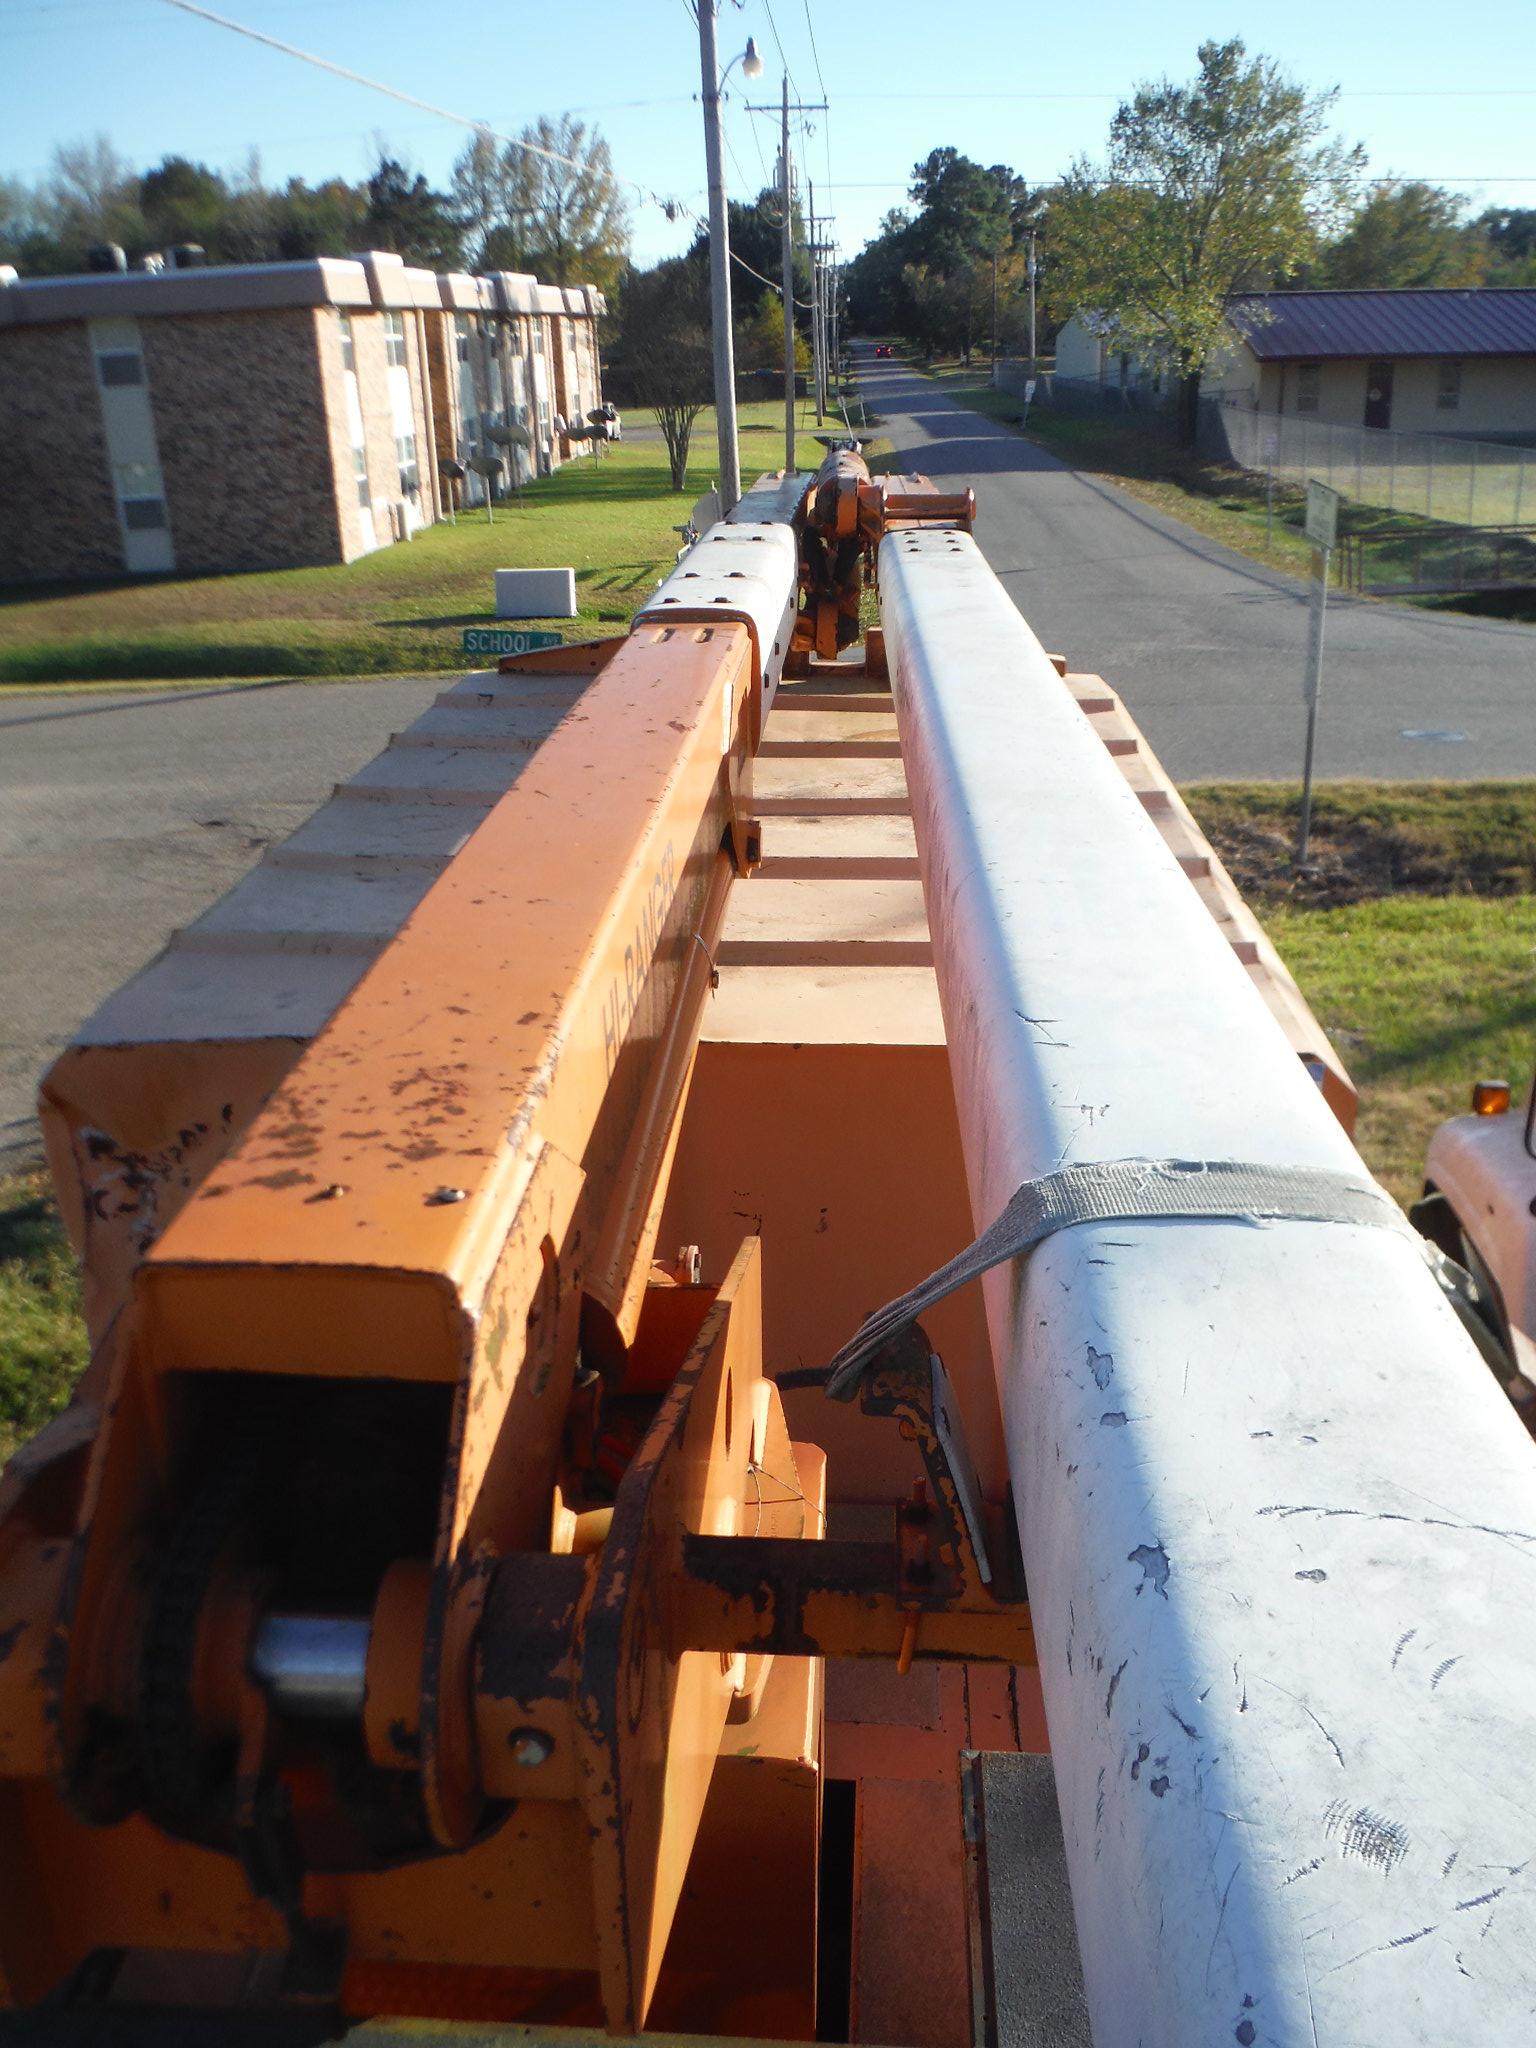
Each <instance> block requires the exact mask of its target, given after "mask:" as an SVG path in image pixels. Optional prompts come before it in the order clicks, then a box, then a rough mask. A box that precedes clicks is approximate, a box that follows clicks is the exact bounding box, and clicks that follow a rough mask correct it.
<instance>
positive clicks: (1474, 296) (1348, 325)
mask: <svg viewBox="0 0 1536 2048" xmlns="http://www.w3.org/2000/svg"><path fill="white" fill-rule="evenodd" d="M1227 310H1228V315H1229V317H1230V319H1231V321H1232V324H1233V326H1234V327H1236V328H1237V330H1238V331H1239V333H1240V334H1241V335H1242V336H1243V338H1244V340H1245V341H1246V342H1247V344H1248V346H1249V348H1251V349H1252V350H1253V353H1254V354H1255V355H1256V356H1257V357H1259V359H1260V361H1262V362H1275V361H1278V360H1279V359H1281V358H1282V357H1283V358H1285V359H1287V360H1291V361H1294V360H1295V359H1296V358H1297V357H1306V358H1314V359H1315V358H1320V357H1324V356H1526V355H1536V287H1531V286H1527V287H1524V288H1511V289H1507V290H1505V289H1490V290H1475V291H1372V292H1240V293H1238V294H1237V296H1236V297H1234V298H1233V299H1232V301H1231V303H1230V305H1229V306H1228V309H1227Z"/></svg>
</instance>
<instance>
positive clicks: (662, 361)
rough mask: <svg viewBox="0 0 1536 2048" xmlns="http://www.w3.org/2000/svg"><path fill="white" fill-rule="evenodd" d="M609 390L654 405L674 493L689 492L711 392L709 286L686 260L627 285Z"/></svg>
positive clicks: (630, 401)
mask: <svg viewBox="0 0 1536 2048" xmlns="http://www.w3.org/2000/svg"><path fill="white" fill-rule="evenodd" d="M607 385H608V389H609V391H610V392H611V393H612V395H613V396H614V397H615V398H617V399H618V400H619V402H620V403H621V404H623V405H635V406H649V407H652V408H654V410H655V413H656V417H657V420H658V421H659V422H660V425H661V433H662V439H663V440H664V441H665V442H666V444H667V460H668V463H669V465H670V467H671V472H672V488H673V490H674V491H681V490H685V489H686V488H687V484H688V448H689V443H690V442H691V440H692V438H693V423H694V421H695V420H696V419H697V418H698V416H699V414H700V413H701V412H702V411H703V410H704V408H705V406H706V405H708V404H709V402H710V399H711V397H712V396H713V392H714V358H713V355H712V353H711V349H710V334H709V301H708V297H707V287H706V286H705V284H704V282H703V280H702V278H701V276H700V274H699V269H698V266H697V265H696V264H693V263H690V262H688V260H687V259H686V257H681V256H674V257H673V258H671V260H670V261H668V262H666V263H658V264H657V266H656V268H655V269H654V270H643V271H633V272H631V274H630V275H629V277H628V278H627V279H626V280H625V282H624V291H623V298H622V301H621V304H620V308H619V343H618V347H617V349H616V351H615V353H614V358H613V362H612V365H611V367H610V371H609V375H608V378H607Z"/></svg>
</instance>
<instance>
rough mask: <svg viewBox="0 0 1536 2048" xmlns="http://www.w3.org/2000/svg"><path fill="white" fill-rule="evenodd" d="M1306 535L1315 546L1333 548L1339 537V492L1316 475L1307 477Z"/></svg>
mask: <svg viewBox="0 0 1536 2048" xmlns="http://www.w3.org/2000/svg"><path fill="white" fill-rule="evenodd" d="M1306 535H1307V539H1308V540H1309V541H1311V543H1312V545H1313V547H1315V548H1331V547H1334V546H1336V545H1337V542H1338V537H1339V494H1338V492H1337V491H1331V490H1330V489H1329V488H1328V486H1327V485H1326V484H1320V483H1319V482H1318V481H1317V478H1316V477H1308V478H1307V518H1306Z"/></svg>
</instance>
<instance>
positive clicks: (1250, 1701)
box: [880, 534, 1536, 2048]
mask: <svg viewBox="0 0 1536 2048" xmlns="http://www.w3.org/2000/svg"><path fill="white" fill-rule="evenodd" d="M880 570H881V589H882V598H883V613H884V624H885V629H886V635H887V647H888V650H889V655H890V661H891V672H892V678H893V689H894V691H895V695H896V700H897V709H898V715H899V719H900V726H901V734H902V741H903V747H904V750H905V755H906V762H907V770H908V777H909V781H910V785H911V791H912V801H913V814H914V823H915V827H916V833H917V840H918V847H919V853H920V857H921V861H922V866H923V873H924V885H925V891H926V896H927V906H928V916H929V923H930V926H931V929H932V934H933V944H934V952H935V956H936V964H937V969H938V975H939V982H940V988H941V994H942V999H943V1003H944V1012H945V1025H946V1032H947V1036H948V1040H949V1045H950V1057H951V1063H952V1067H953V1071H954V1079H955V1088H956V1095H957V1100H958V1104H959V1110H960V1118H961V1125H962V1130H963V1133H964V1137H965V1144H966V1154H967V1166H968V1170H969V1173H970V1177H971V1195H972V1202H973V1205H974V1208H975V1211H976V1215H977V1219H978V1222H985V1221H989V1220H990V1219H991V1217H992V1216H994V1215H995V1214H996V1213H997V1212H998V1210H1000V1209H1001V1208H1002V1206H1003V1204H1004V1203H1005V1201H1006V1200H1007V1198H1008V1197H1009V1196H1010V1195H1011V1194H1012V1193H1013V1191H1014V1189H1015V1188H1016V1187H1017V1186H1018V1185H1019V1183H1020V1182H1021V1181H1024V1180H1026V1179H1029V1178H1032V1177H1035V1176H1038V1175H1041V1174H1044V1173H1048V1172H1050V1171H1052V1170H1053V1169H1054V1168H1056V1167H1059V1166H1061V1165H1063V1164H1065V1163H1067V1162H1068V1161H1073V1160H1076V1161H1086V1160H1095V1159H1114V1158H1124V1157H1130V1156H1148V1155H1150V1156H1163V1155H1173V1156H1180V1157H1184V1158H1191V1157H1202V1156H1203V1157H1206V1158H1213V1159H1234V1158H1235V1159H1244V1160H1251V1161H1256V1162H1265V1163H1274V1164H1279V1165H1291V1166H1303V1167H1332V1168H1343V1169H1346V1170H1347V1169H1350V1168H1355V1169H1356V1170H1358V1161H1357V1159H1356V1155H1355V1153H1354V1150H1353V1148H1352V1147H1351V1145H1350V1144H1349V1142H1348V1140H1347V1139H1346V1138H1345V1137H1344V1136H1343V1134H1342V1132H1341V1131H1340V1130H1339V1127H1338V1125H1337V1124H1336V1123H1335V1122H1334V1120H1333V1118H1332V1116H1331V1115H1330V1114H1329V1112H1328V1111H1327V1109H1326V1108H1325V1106H1324V1104H1323V1102H1322V1100H1321V1098H1320V1097H1319V1095H1318V1093H1317V1090H1316V1089H1315V1088H1314V1087H1313V1085H1312V1083H1311V1082H1310V1080H1309V1079H1308V1078H1307V1076H1306V1074H1305V1072H1304V1070H1303V1069H1302V1067H1301V1065H1300V1063H1299V1062H1298V1061H1297V1059H1296V1057H1295V1055H1294V1053H1293V1052H1291V1050H1290V1049H1289V1047H1288V1046H1287V1044H1286V1042H1285V1039H1284V1037H1283V1036H1282V1034H1281V1032H1280V1029H1279V1027H1278V1026H1277V1025H1276V1024H1275V1023H1274V1021H1273V1020H1272V1019H1271V1017H1270V1016H1269V1014H1268V1012H1267V1011H1266V1009H1265V1008H1264V1005H1263V1003H1262V1001H1261V1000H1260V998H1259V997H1258V996H1257V994H1256V993H1255V991H1254V989H1253V987H1252V985H1251V983H1250V981H1249V978H1248V976H1247V975H1246V974H1245V973H1244V971H1243V969H1242V967H1241V966H1240V965H1239V964H1238V963H1237V961H1236V960H1235V959H1234V958H1233V956H1232V952H1231V949H1230V948H1229V947H1228V946H1227V945H1226V944H1225V943H1224V941H1223V940H1222V938H1221V935H1220V933H1219V932H1218V931H1217V929H1216V927H1215V925H1214V924H1213V923H1212V922H1211V919H1210V917H1209V916H1208V915H1207V913H1206V911H1205V910H1204V908H1203V906H1202V905H1201V903H1200V901H1199V898H1198V897H1197V895H1196V894H1195V892H1194V890H1193V889H1191V888H1190V886H1189V883H1188V882H1187V880H1186V879H1185V878H1184V876H1183V875H1182V873H1181V872H1180V869H1179V867H1178V863H1177V861H1176V860H1175V859H1174V857H1173V855H1172V854H1171V853H1169V852H1168V850H1167V849H1166V847H1165V846H1164V845H1163V843H1162V841H1161V839H1160V838H1159V836H1158V834H1157V832H1156V830H1155V828H1154V827H1153V826H1152V824H1151V823H1150V822H1149V821H1148V819H1147V818H1146V816H1145V815H1144V814H1143V812H1142V809H1141V806H1140V805H1139V804H1138V803H1137V801H1136V798H1135V796H1134V794H1133V793H1132V792H1131V790H1130V789H1129V788H1128V787H1127V786H1126V784H1125V782H1124V780H1123V779H1122V777H1121V776H1120V774H1119V772H1118V770H1117V769H1116V767H1115V765H1114V763H1113V762H1112V761H1111V760H1110V759H1109V757H1108V755H1107V754H1106V753H1105V752H1104V749H1103V747H1102V746H1101V745H1100V744H1099V742H1098V741H1097V740H1096V739H1095V738H1094V736H1093V734H1092V733H1091V731H1090V730H1089V727H1088V724H1087V722H1086V720H1085V719H1084V717H1083V715H1082V713H1081V712H1080V711H1079V710H1078V709H1077V707H1076V705H1075V704H1074V703H1073V701H1072V699H1071V697H1070V695H1069V694H1068V692H1067V691H1066V690H1064V689H1063V688H1062V685H1061V683H1060V681H1059V680H1058V678H1057V677H1056V675H1055V673H1054V672H1053V671H1052V669H1051V667H1050V665H1049V663H1048V662H1047V660H1046V658H1045V656H1044V655H1043V654H1042V653H1041V651H1040V648H1039V644H1038V642H1037V641H1036V640H1035V639H1034V637H1033V635H1032V634H1031V633H1030V632H1029V630H1028V628H1027V627H1026V626H1025V625H1024V623H1023V621H1022V620H1021V619H1020V618H1019V616H1018V614H1017V613H1016V612H1015V610H1014V609H1013V607H1012V605H1011V604H1010V603H1009V601H1008V599H1007V597H1006V595H1005V594H1004V592H1003V591H1002V589H1001V587H1000V585H999V584H998V583H997V582H996V580H995V579H994V578H993V576H992V575H991V572H990V571H989V570H988V569H987V567H986V565H985V564H984V562H983V561H982V559H981V557H980V555H979V554H978V552H977V550H976V549H975V547H974V545H973V544H972V543H971V542H970V540H969V539H967V538H963V537H959V536H954V535H936V534H934V535H931V534H901V535H894V536H891V537H890V538H888V539H887V540H886V541H885V542H884V544H883V546H882V548H881V558H880ZM985 1284H986V1287H987V1290H988V1293H987V1304H988V1316H989V1322H990V1327H991V1331H992V1338H993V1347H994V1352H995V1355H996V1357H997V1359H998V1361H999V1373H1000V1379H1001V1388H1002V1396H1003V1405H1004V1413H1005V1425H1006V1430H1007V1437H1008V1450H1009V1460H1010V1465H1011V1470H1012V1475H1013V1480H1014V1485H1015V1489H1016V1494H1017V1499H1018V1502H1019V1511H1020V1530H1021V1536H1022V1540H1023V1547H1024V1558H1025V1566H1026V1570H1027V1572H1028V1576H1029V1586H1030V1594H1031V1599H1032V1603H1033V1609H1034V1617H1035V1629H1036V1635H1037V1639H1038V1642H1039V1650H1040V1666H1041V1677H1042V1681H1043V1684H1044V1688H1045V1700H1046V1709H1047V1714H1048V1717H1049V1722H1050V1729H1051V1739H1052V1744H1053V1749H1054V1754H1055V1764H1056V1773H1057V1784H1058V1790H1059V1795H1060V1800H1061V1808H1062V1818H1063V1823H1064V1829H1065V1835H1066V1843H1067V1853H1068V1860H1069V1866H1070V1870H1071V1876H1072V1888H1073V1903H1074V1909H1075V1913H1076V1918H1077V1924H1078V1929H1079V1934H1080V1938H1081V1945H1082V1950H1083V1963H1084V1970H1085V1975H1086V1981H1087V1988H1088V1998H1089V2005H1090V2010H1091V2014H1092V2020H1093V2028H1094V2039H1095V2042H1096V2044H1097V2048H1207V2044H1211V2048H1215V2044H1225V2043H1227V2042H1237V2043H1238V2044H1240V2048H1253V2044H1274V2043H1282V2044H1286V2048H1388V2044H1390V2048H1411V2044H1422V2048H1447V2044H1450V2043H1453V2042H1455V2043H1461V2042H1472V2041H1479V2042H1482V2041H1486V2042H1489V2043H1493V2042H1498V2043H1501V2044H1503V2043H1514V2042H1518V2041H1528V2040H1532V2039H1536V1963H1533V1961H1532V1958H1533V1957H1536V1742H1533V1739H1532V1729H1531V1722H1530V1711H1529V1701H1530V1699H1531V1697H1532V1691H1533V1681H1536V1653H1533V1650H1532V1647H1531V1644H1532V1637H1531V1631H1530V1627H1529V1615H1530V1610H1531V1603H1532V1598H1533V1595H1536V1453H1533V1449H1532V1445H1531V1443H1530V1441H1529V1439H1528V1438H1527V1437H1526V1435H1525V1433H1524V1431H1523V1430H1522V1429H1521V1427H1520V1425H1519V1423H1518V1422H1517V1421H1516V1419H1515V1417H1514V1415H1513V1413H1512V1412H1511V1411H1510V1409H1509V1408H1508V1406H1507V1404H1506V1402H1505V1400H1504V1397H1503V1395H1502V1394H1501V1393H1500V1391H1499V1389H1498V1388H1497V1387H1496V1385H1495V1384H1494V1382H1493V1379H1492V1378H1491V1376H1490V1375H1489V1373H1488V1371H1487V1369H1486V1368H1485V1367H1484V1366H1483V1365H1482V1364H1481V1362H1480V1361H1479V1360H1478V1358H1477V1356H1476V1354H1475V1352H1474V1351H1473V1349H1472V1347H1471V1345H1470V1344H1469V1343H1468V1341H1467V1340H1466V1338H1465V1337H1464V1336H1463V1335H1462V1333H1461V1331H1460V1329H1459V1328H1458V1327H1457V1325H1456V1322H1455V1319H1454V1317H1453V1315H1452V1313H1451V1311H1450V1310H1449V1309H1448V1308H1447V1307H1446V1305H1445V1303H1444V1302H1443V1301H1442V1299H1441V1298H1440V1296H1439V1293H1438V1291H1437V1289H1436V1287H1435V1286H1434V1284H1433V1283H1432V1281H1431V1280H1430V1278H1429V1276H1428V1274H1427V1272H1426V1270H1425V1269H1424V1267H1423V1265H1422V1263H1421V1261H1420V1260H1419V1258H1418V1256H1417V1254H1416V1252H1415V1250H1414V1247H1413V1244H1412V1241H1411V1240H1410V1239H1408V1238H1407V1237H1402V1238H1400V1237H1398V1236H1397V1235H1396V1234H1395V1233H1393V1232H1388V1231H1382V1230H1379V1229H1368V1228H1363V1227H1347V1226H1342V1225H1317V1224H1303V1223H1285V1224H1274V1225H1270V1226H1267V1227H1256V1226H1246V1225H1241V1224H1221V1223H1208V1222H1198V1223H1195V1222H1177V1223H1154V1224H1136V1225H1134V1226H1128V1225H1118V1226H1117V1225H1104V1226H1088V1227H1079V1228H1076V1229H1073V1230H1069V1231H1065V1232H1063V1233H1061V1234H1060V1235H1058V1236H1057V1237H1055V1238H1053V1239H1052V1240H1050V1241H1049V1242H1048V1243H1046V1244H1045V1245H1043V1246H1042V1247H1041V1248H1040V1249H1039V1250H1038V1251H1037V1252H1036V1253H1035V1254H1034V1255H1033V1257H1032V1258H1031V1259H1030V1260H1029V1261H1028V1262H1027V1264H1026V1265H1025V1267H1024V1269H1023V1271H1022V1272H1020V1271H1019V1270H1018V1268H1017V1267H1010V1268H1004V1269H1000V1270H999V1271H998V1272H997V1273H995V1274H993V1275H992V1276H990V1278H989V1280H988V1281H987V1282H986V1283H985Z"/></svg>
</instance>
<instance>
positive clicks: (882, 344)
mask: <svg viewBox="0 0 1536 2048" xmlns="http://www.w3.org/2000/svg"><path fill="white" fill-rule="evenodd" d="M895 353H896V351H895V350H894V349H893V348H892V347H891V344H890V343H889V342H888V341H877V342H876V343H875V354H876V355H877V356H890V355H894V354H895Z"/></svg>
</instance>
